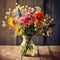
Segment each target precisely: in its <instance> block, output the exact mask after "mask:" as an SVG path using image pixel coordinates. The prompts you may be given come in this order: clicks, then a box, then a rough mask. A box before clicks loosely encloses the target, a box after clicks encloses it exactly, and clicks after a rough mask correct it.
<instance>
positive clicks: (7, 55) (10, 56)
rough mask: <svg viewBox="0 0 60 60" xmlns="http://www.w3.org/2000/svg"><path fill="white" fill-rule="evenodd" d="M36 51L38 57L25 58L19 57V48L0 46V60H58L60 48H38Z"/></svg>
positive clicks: (59, 58) (59, 59)
mask: <svg viewBox="0 0 60 60" xmlns="http://www.w3.org/2000/svg"><path fill="white" fill-rule="evenodd" d="M38 49H39V55H38V56H35V57H31V56H29V57H26V56H21V47H20V46H0V60H60V46H38ZM21 58H22V59H21Z"/></svg>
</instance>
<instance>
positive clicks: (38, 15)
mask: <svg viewBox="0 0 60 60" xmlns="http://www.w3.org/2000/svg"><path fill="white" fill-rule="evenodd" d="M34 18H35V21H34V24H35V25H37V24H39V23H40V22H41V21H42V20H43V19H44V14H43V13H42V12H37V13H36V14H34Z"/></svg>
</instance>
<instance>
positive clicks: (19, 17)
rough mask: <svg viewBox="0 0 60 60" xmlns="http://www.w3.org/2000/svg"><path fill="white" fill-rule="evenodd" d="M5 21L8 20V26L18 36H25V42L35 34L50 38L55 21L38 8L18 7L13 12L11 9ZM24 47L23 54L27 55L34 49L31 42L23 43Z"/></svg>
mask: <svg viewBox="0 0 60 60" xmlns="http://www.w3.org/2000/svg"><path fill="white" fill-rule="evenodd" d="M5 19H7V20H8V25H9V26H10V27H11V28H13V29H14V30H15V32H16V33H17V35H22V36H25V37H24V38H25V39H24V40H26V39H27V40H29V39H30V37H31V36H32V35H35V34H39V35H42V36H43V35H45V36H50V35H51V30H50V29H49V28H50V27H53V26H54V24H52V22H53V19H52V18H51V17H50V16H49V15H45V14H44V13H43V12H42V11H41V8H40V7H38V6H36V7H35V8H32V7H28V6H20V5H17V6H16V8H15V9H13V10H11V8H9V11H7V12H6V16H5ZM26 36H29V37H26ZM22 46H23V54H26V52H27V50H28V49H29V50H32V49H33V46H31V45H30V43H29V41H25V42H23V43H22Z"/></svg>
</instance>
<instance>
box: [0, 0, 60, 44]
mask: <svg viewBox="0 0 60 60" xmlns="http://www.w3.org/2000/svg"><path fill="white" fill-rule="evenodd" d="M16 2H17V3H19V4H20V5H21V6H23V5H24V6H26V5H27V6H31V7H35V6H40V7H41V8H42V10H43V11H44V13H45V14H46V13H48V14H50V15H51V16H52V17H53V18H54V22H55V23H56V26H55V27H54V28H53V36H52V37H46V38H44V37H42V36H35V35H34V36H33V37H32V40H33V42H34V44H36V45H60V15H59V14H60V9H59V8H60V7H59V6H60V1H59V0H0V45H20V44H21V42H22V37H21V36H15V32H14V30H12V29H7V28H6V27H5V28H3V27H2V21H5V19H4V17H5V12H6V11H7V10H8V9H9V8H12V9H14V8H15V6H16Z"/></svg>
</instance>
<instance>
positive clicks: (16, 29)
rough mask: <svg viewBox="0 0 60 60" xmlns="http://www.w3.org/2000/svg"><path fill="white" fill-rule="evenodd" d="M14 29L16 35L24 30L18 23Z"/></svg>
mask: <svg viewBox="0 0 60 60" xmlns="http://www.w3.org/2000/svg"><path fill="white" fill-rule="evenodd" d="M15 31H16V33H17V35H21V34H22V33H23V31H24V30H23V28H22V27H21V26H20V25H17V26H16V27H15Z"/></svg>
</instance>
